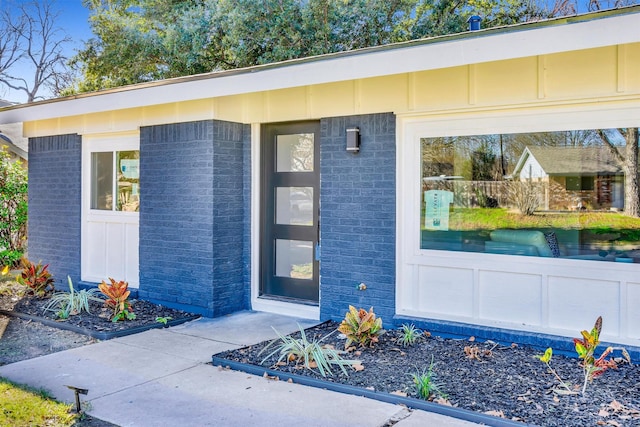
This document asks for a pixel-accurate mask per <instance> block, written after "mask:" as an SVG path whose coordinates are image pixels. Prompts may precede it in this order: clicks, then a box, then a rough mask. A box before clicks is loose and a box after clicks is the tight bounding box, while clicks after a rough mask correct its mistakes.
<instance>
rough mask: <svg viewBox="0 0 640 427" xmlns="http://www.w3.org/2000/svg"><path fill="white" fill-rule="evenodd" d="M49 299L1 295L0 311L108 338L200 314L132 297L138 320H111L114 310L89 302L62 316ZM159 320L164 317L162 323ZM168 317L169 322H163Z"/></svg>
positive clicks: (91, 335) (158, 326)
mask: <svg viewBox="0 0 640 427" xmlns="http://www.w3.org/2000/svg"><path fill="white" fill-rule="evenodd" d="M48 302H49V299H47V298H39V297H35V296H22V297H17V296H15V294H11V295H0V314H4V315H7V316H14V317H19V318H21V319H25V320H33V321H37V322H40V323H43V324H45V325H47V326H51V327H56V328H59V329H65V330H69V331H73V332H76V333H79V334H83V335H87V336H90V337H93V338H97V339H100V340H107V339H111V338H116V337H120V336H125V335H130V334H133V333H137V332H141V331H144V330H147V329H152V328H161V327H165V326H173V325H177V324H180V323H184V322H187V321H189V320H194V319H196V318H198V317H199V316H198V315H194V314H192V313H187V312H185V311H182V310H175V309H171V308H168V307H164V306H162V305H158V304H153V303H150V302H148V301H143V300H131V305H132V308H133V313H134V314H135V316H136V317H135V319H132V320H122V321H118V322H112V321H111V320H109V318H110V315H111V312H112V310H110V309H108V308H106V307H104V305H103V304H102V303H99V302H96V301H89V308H90V312H89V313H86V312H81V313H79V314H76V315H72V316H69V317H68V318H67V319H64V320H62V319H59V318H58V316H57V314H56V312H55V311H50V310H45V309H44V308H45V306H46V305H47V304H48ZM159 320H163V322H160V321H159ZM164 320H166V322H164Z"/></svg>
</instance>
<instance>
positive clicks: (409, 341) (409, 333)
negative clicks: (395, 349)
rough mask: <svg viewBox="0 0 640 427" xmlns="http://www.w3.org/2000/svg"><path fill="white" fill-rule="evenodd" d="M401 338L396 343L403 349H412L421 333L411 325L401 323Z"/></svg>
mask: <svg viewBox="0 0 640 427" xmlns="http://www.w3.org/2000/svg"><path fill="white" fill-rule="evenodd" d="M401 331H402V336H401V337H400V338H399V339H398V343H399V344H400V345H401V346H403V347H413V345H414V344H415V343H416V342H417V341H418V339H419V338H420V337H421V336H422V331H420V329H418V328H416V326H415V325H414V324H413V323H412V324H407V323H403V324H402V326H401Z"/></svg>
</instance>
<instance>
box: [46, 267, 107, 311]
mask: <svg viewBox="0 0 640 427" xmlns="http://www.w3.org/2000/svg"><path fill="white" fill-rule="evenodd" d="M67 280H68V281H69V292H65V291H61V292H56V293H54V294H53V295H52V296H51V299H50V300H49V302H48V303H47V305H46V306H45V307H44V310H45V311H54V312H56V313H57V315H58V317H59V318H60V319H68V318H69V316H74V315H76V314H80V313H82V312H83V311H84V312H87V313H89V301H96V302H104V299H102V298H100V297H98V296H97V295H99V292H100V290H99V289H95V288H94V289H89V290H85V289H82V290H81V291H76V290H75V289H74V288H73V282H71V277H69V276H67Z"/></svg>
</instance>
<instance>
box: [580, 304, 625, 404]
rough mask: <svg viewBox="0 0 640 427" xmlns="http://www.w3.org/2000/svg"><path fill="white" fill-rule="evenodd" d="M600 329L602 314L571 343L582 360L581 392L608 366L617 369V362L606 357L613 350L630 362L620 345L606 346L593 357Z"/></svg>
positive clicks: (598, 340)
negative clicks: (599, 353)
mask: <svg viewBox="0 0 640 427" xmlns="http://www.w3.org/2000/svg"><path fill="white" fill-rule="evenodd" d="M601 331H602V316H598V318H597V319H596V323H595V324H594V325H593V328H592V329H591V332H587V331H582V332H580V334H581V335H582V339H580V338H574V339H573V344H574V345H575V348H576V353H578V357H579V358H580V360H582V368H583V370H584V382H583V384H582V394H584V392H585V390H586V389H587V383H589V382H591V381H592V380H593V379H594V378H596V377H598V376H600V375H602V374H603V373H604V371H606V370H607V369H609V368H612V369H617V368H618V364H617V363H616V361H615V360H613V359H611V358H610V359H607V356H609V355H610V354H611V353H612V352H613V351H614V350H620V351H621V352H622V355H623V357H624V359H625V360H626V361H627V362H628V363H631V357H630V356H629V353H628V352H627V350H625V349H624V348H621V347H607V349H606V350H605V351H604V352H603V353H602V354H601V355H600V357H598V358H597V359H596V358H595V351H596V348H597V347H598V345H599V344H600V332H601Z"/></svg>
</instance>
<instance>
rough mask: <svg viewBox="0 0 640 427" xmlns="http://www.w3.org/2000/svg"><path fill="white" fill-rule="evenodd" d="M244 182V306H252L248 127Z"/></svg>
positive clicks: (244, 152)
mask: <svg viewBox="0 0 640 427" xmlns="http://www.w3.org/2000/svg"><path fill="white" fill-rule="evenodd" d="M243 137H244V139H243V147H244V148H243V150H244V151H243V158H244V169H243V178H244V179H243V184H244V191H243V196H244V199H243V200H244V205H243V207H244V230H243V239H242V242H243V245H244V246H243V261H244V267H243V274H244V276H243V279H244V283H245V290H244V292H245V294H244V295H245V301H244V306H245V307H247V308H249V307H251V131H250V128H249V127H247V128H245V129H244V135H243Z"/></svg>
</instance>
